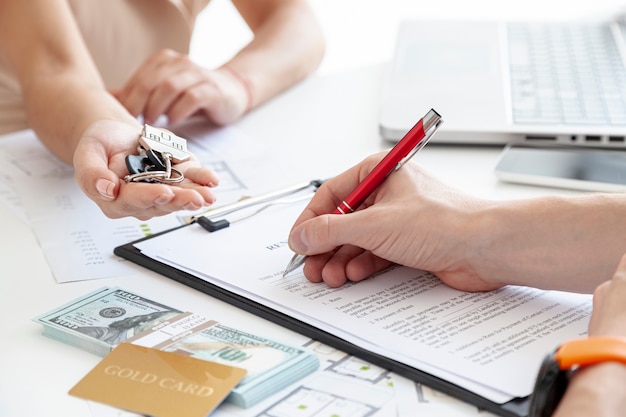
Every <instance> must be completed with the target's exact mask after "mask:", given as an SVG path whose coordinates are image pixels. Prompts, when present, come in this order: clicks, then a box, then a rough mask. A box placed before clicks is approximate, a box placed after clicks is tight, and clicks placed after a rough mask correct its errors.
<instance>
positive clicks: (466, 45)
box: [379, 21, 626, 149]
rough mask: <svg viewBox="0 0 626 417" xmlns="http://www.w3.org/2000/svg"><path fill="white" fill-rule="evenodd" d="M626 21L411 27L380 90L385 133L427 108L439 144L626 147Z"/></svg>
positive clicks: (406, 26)
mask: <svg viewBox="0 0 626 417" xmlns="http://www.w3.org/2000/svg"><path fill="white" fill-rule="evenodd" d="M625 30H626V29H625V26H624V24H623V22H533V23H522V22H507V23H504V22H467V21H405V22H403V23H402V24H401V25H400V28H399V33H398V39H397V45H396V50H395V53H394V56H393V59H392V62H391V64H390V67H389V68H388V70H387V72H386V74H385V79H384V83H383V91H382V103H381V109H380V121H379V122H380V133H381V135H382V137H383V138H385V139H388V140H391V141H396V140H399V139H400V138H401V137H402V136H403V135H404V134H405V133H406V132H407V131H408V130H409V129H410V128H411V126H413V125H414V124H415V122H416V121H417V119H418V118H419V117H420V115H422V114H423V113H424V112H426V111H427V110H428V109H430V108H434V109H435V110H437V112H439V113H440V114H441V115H442V118H443V119H444V120H445V123H443V124H442V126H441V128H440V130H439V131H438V132H437V135H436V137H434V138H433V142H434V143H437V142H438V143H457V144H494V145H495V144H505V143H529V142H530V143H542V144H545V143H555V144H557V143H558V144H560V143H563V144H568V145H581V146H593V147H618V148H625V149H626V69H625V68H626V66H625V62H626V61H625V57H626V54H625V53H624V51H625V49H626V48H625V47H624V45H625V41H624V39H625V34H626V32H625Z"/></svg>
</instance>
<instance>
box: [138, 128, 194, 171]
mask: <svg viewBox="0 0 626 417" xmlns="http://www.w3.org/2000/svg"><path fill="white" fill-rule="evenodd" d="M139 144H140V145H141V146H143V147H144V148H145V149H146V151H148V150H153V151H155V152H158V153H160V154H161V156H163V157H165V154H169V155H171V159H172V162H173V163H175V164H178V163H180V162H183V161H186V160H187V159H189V158H190V157H191V154H190V153H189V151H187V140H186V139H183V138H181V137H179V136H176V135H175V134H173V133H172V132H170V131H169V130H165V129H159V128H156V127H152V126H149V125H144V127H143V131H142V132H141V136H140V137H139Z"/></svg>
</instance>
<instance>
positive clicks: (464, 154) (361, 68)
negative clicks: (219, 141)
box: [0, 0, 615, 417]
mask: <svg viewBox="0 0 626 417" xmlns="http://www.w3.org/2000/svg"><path fill="white" fill-rule="evenodd" d="M313 3H314V6H315V8H316V12H317V13H318V14H320V19H321V20H322V21H323V24H324V27H325V28H326V29H327V30H328V29H329V28H334V29H335V30H339V29H341V30H343V31H344V32H341V31H338V32H333V35H336V36H337V38H334V37H333V36H330V34H329V36H328V41H329V43H330V46H329V58H333V56H335V54H336V53H337V48H341V47H344V46H346V40H348V39H353V41H354V42H357V40H358V39H365V40H371V39H372V34H371V33H370V32H372V31H371V30H369V31H368V30H367V29H368V28H367V26H368V25H367V24H365V23H367V22H374V20H371V19H373V17H374V16H376V14H377V13H378V12H380V11H381V10H382V11H384V10H387V11H388V12H389V13H395V15H393V18H389V19H387V18H384V19H383V21H384V24H382V26H381V27H385V28H389V27H390V26H392V25H393V24H395V23H396V22H397V20H398V19H399V17H401V16H402V13H401V12H402V6H406V7H408V8H409V9H412V10H411V12H412V13H409V15H411V14H412V15H413V16H419V15H420V14H419V12H420V10H419V9H418V8H417V7H416V6H411V5H410V4H409V3H413V2H409V1H406V2H400V1H387V0H386V1H382V0H380V1H378V2H376V1H371V0H370V1H357V0H355V1H339V2H334V1H332V2H330V1H329V2H324V1H321V0H314V2H313ZM419 3H420V4H422V5H423V6H424V13H422V15H424V16H431V17H436V15H437V13H435V12H434V10H433V9H429V8H427V7H426V6H427V5H428V7H430V6H432V5H431V3H429V2H419ZM440 3H443V4H440V5H438V6H437V7H438V9H437V10H439V11H440V12H441V11H442V10H453V13H452V14H453V15H454V16H456V17H462V16H463V14H462V13H461V11H460V9H458V8H456V9H455V8H453V7H451V4H452V3H454V4H457V5H458V4H459V2H458V1H457V2H451V1H445V2H440ZM476 3H477V2H472V5H473V6H474V7H475V8H476V9H472V10H473V11H476V10H477V9H479V8H480V7H482V6H485V4H482V3H489V4H491V5H496V6H497V7H501V8H504V7H507V8H508V7H509V5H508V4H509V2H484V1H483V2H481V1H478V3H481V4H479V5H477V4H476ZM530 3H531V5H530V6H528V4H529V2H524V4H526V6H524V8H520V7H519V6H518V7H514V6H510V8H509V9H507V10H508V11H509V12H511V13H516V12H517V13H520V11H522V10H523V11H527V13H530V10H531V9H532V4H533V3H536V4H537V5H538V4H543V2H539V1H537V2H530ZM559 3H560V4H561V5H567V7H569V9H564V10H569V11H570V13H571V12H572V10H575V9H572V5H570V4H568V2H563V1H561V2H559ZM613 3H615V2H613ZM217 4H219V2H218V3H217ZM498 5H501V6H498ZM505 5H506V6H505ZM335 8H336V10H335ZM387 8H388V9H387ZM216 9H217V7H216ZM502 10H503V9H499V11H502ZM595 10H598V9H595ZM483 11H484V9H483ZM341 15H344V18H345V15H351V16H352V18H353V19H355V23H354V24H355V28H356V29H358V30H359V31H360V34H358V35H357V34H355V33H350V34H349V36H348V35H346V32H350V30H349V29H348V28H347V27H346V25H345V22H346V20H343V21H342V23H341V25H339V21H340V20H341V19H340V16H341ZM521 15H523V13H522V14H521ZM382 16H387V15H386V14H384V13H383V14H382ZM471 16H475V15H471ZM361 17H362V18H361ZM364 22H365V23H364ZM338 26H342V28H339V27H338ZM222 30H225V29H224V26H222ZM342 34H343V35H342ZM361 35H362V37H359V36H361ZM341 36H344V37H343V38H342V37H341ZM355 36H356V37H355ZM389 36H390V35H389V34H387V36H385V37H384V39H386V42H391V38H390V37H389ZM333 39H338V40H337V43H332V41H333ZM377 46H378V48H374V49H375V50H377V51H378V54H377V53H373V54H372V55H371V56H369V55H368V53H369V52H371V50H369V51H364V50H363V49H362V48H364V47H363V45H360V46H359V45H351V48H352V49H351V51H352V52H354V47H356V48H357V49H359V52H360V54H357V55H358V56H360V57H361V59H360V60H359V59H354V60H352V61H342V60H338V61H341V62H339V63H338V65H337V66H336V67H332V66H331V65H330V64H328V63H327V62H325V64H324V65H323V66H322V69H321V71H320V75H319V76H316V77H313V78H312V79H310V80H308V81H306V82H304V83H303V84H301V85H299V86H297V87H295V88H294V89H292V90H290V91H289V92H287V93H285V94H283V95H281V96H280V97H278V98H277V99H275V100H274V101H272V102H271V103H269V104H267V105H266V106H264V107H263V108H261V109H258V110H256V111H254V112H253V113H251V114H250V115H248V116H247V117H246V118H245V119H244V120H242V121H241V122H239V123H237V127H239V128H241V129H242V130H243V131H245V132H246V133H248V134H250V135H252V136H254V137H258V138H260V139H262V140H263V141H265V142H266V143H267V144H268V145H269V146H270V147H271V148H272V149H273V150H274V151H275V152H276V154H277V156H278V158H279V159H280V160H282V161H284V162H285V165H286V166H287V167H289V166H291V168H292V171H290V176H293V180H294V181H299V180H301V179H306V180H308V179H312V178H323V177H327V176H331V175H334V174H336V173H338V172H340V171H342V170H343V169H345V168H348V167H349V166H350V165H352V164H354V163H356V162H358V161H359V160H361V159H362V158H363V157H364V156H366V155H367V154H370V153H372V152H376V151H379V150H382V149H384V148H387V147H388V146H389V144H387V143H383V142H382V141H381V139H380V137H379V136H378V130H377V123H376V122H377V97H378V92H379V87H380V75H381V71H382V63H383V62H384V58H385V56H382V59H378V58H376V57H380V56H381V54H382V55H384V54H385V53H387V54H388V53H389V45H388V44H386V43H384V42H383V43H382V44H379V45H377ZM381 51H382V52H381ZM384 51H386V52H384ZM372 56H373V57H374V58H375V59H376V60H374V61H371V60H372ZM368 61H371V62H368ZM348 62H351V63H352V65H353V67H352V68H345V67H347V66H348ZM426 110H427V109H425V111H426ZM443 117H444V119H445V115H443ZM499 152H500V150H499V149H494V148H460V147H436V146H430V145H429V147H427V148H425V149H424V150H423V151H422V152H421V153H420V154H419V155H418V156H417V157H416V159H415V160H416V161H418V162H419V163H421V164H423V165H424V166H426V167H427V168H428V169H430V170H431V171H433V172H435V173H436V174H437V175H439V177H440V178H442V179H443V180H444V181H446V182H448V183H450V184H454V185H455V186H457V187H459V188H461V189H464V190H466V191H467V192H471V193H474V194H476V195H479V196H483V197H488V198H497V199H499V198H521V197H527V196H534V195H540V194H547V193H554V192H560V193H566V192H565V191H556V190H550V189H542V188H535V187H525V186H513V185H505V184H500V183H498V182H497V181H496V179H495V177H494V176H493V173H492V169H493V166H494V164H495V162H496V159H497V157H498V155H499ZM0 225H1V229H2V232H1V234H0V236H1V237H0V266H1V268H2V273H1V275H2V279H1V280H0V317H2V318H3V326H2V327H3V336H2V342H1V343H0V415H1V416H3V417H21V416H50V415H52V416H57V415H63V416H65V417H71V416H89V415H90V411H89V408H88V407H87V405H86V403H85V402H84V401H82V400H79V399H76V398H73V397H70V396H69V395H68V394H67V392H68V390H69V389H70V388H71V387H72V386H73V385H74V384H75V383H76V382H77V381H78V380H79V379H80V378H81V377H82V376H84V375H85V374H86V373H87V372H88V371H89V370H90V369H91V368H92V367H93V366H94V365H95V364H96V363H97V362H98V361H99V358H98V357H97V356H95V355H93V354H91V353H87V352H84V351H81V350H80V349H77V348H74V347H70V346H67V345H65V344H63V343H60V342H57V341H54V340H51V339H49V338H46V337H44V336H42V335H41V330H42V329H41V327H40V326H39V325H37V324H35V323H33V322H32V321H31V318H32V317H34V316H36V315H39V314H41V313H43V312H45V311H48V310H50V309H52V308H54V307H56V306H58V305H60V304H63V303H65V302H67V301H69V300H70V299H73V298H75V297H78V296H81V295H83V294H85V293H87V292H90V291H92V290H94V289H97V288H100V287H102V286H115V285H117V286H120V287H123V288H128V289H134V290H136V291H138V292H140V293H141V294H143V295H146V296H147V297H150V298H152V299H154V300H157V301H161V302H163V303H165V304H168V305H171V306H175V307H179V308H185V309H188V310H190V311H194V312H196V313H199V314H203V315H205V316H207V317H211V318H214V319H217V320H222V321H225V322H227V323H229V324H231V325H235V326H239V327H241V328H243V329H246V328H248V329H250V330H252V331H255V330H256V331H258V330H259V329H264V330H265V331H266V334H268V335H276V336H279V337H281V338H283V339H286V340H294V341H296V340H298V339H299V337H300V336H299V335H296V334H293V333H291V332H289V331H287V330H285V329H282V328H280V327H278V326H276V325H273V324H271V323H269V322H267V321H265V320H263V319H260V318H258V317H255V316H252V315H250V314H248V313H244V312H242V311H240V310H238V309H236V308H234V307H232V306H230V305H227V304H224V303H222V302H219V301H217V300H215V299H213V298H211V297H209V296H207V295H204V294H202V293H199V292H196V291H194V290H192V289H190V288H187V287H185V286H183V285H182V284H178V283H176V282H174V281H172V280H170V279H168V278H165V277H162V276H160V275H158V274H156V273H152V272H150V271H147V270H144V269H142V268H139V267H137V268H136V272H135V273H133V274H131V275H129V276H121V277H116V278H111V279H101V280H92V281H83V282H73V283H66V284H56V282H55V280H54V278H53V276H52V274H51V272H50V269H49V267H48V265H47V263H46V260H45V258H44V256H43V254H42V251H41V249H40V248H39V245H38V242H37V241H36V239H35V237H34V235H33V233H32V231H31V230H30V227H29V226H28V225H27V224H25V223H24V222H22V221H21V220H20V219H19V218H18V217H16V216H15V215H14V214H13V213H12V212H11V211H10V210H8V209H7V208H5V207H3V206H0ZM253 329H255V330H253Z"/></svg>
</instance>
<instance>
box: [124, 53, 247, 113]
mask: <svg viewBox="0 0 626 417" xmlns="http://www.w3.org/2000/svg"><path fill="white" fill-rule="evenodd" d="M249 88H250V87H249V85H247V83H246V81H245V80H244V79H243V78H241V76H239V75H238V73H237V72H234V70H232V69H229V67H223V68H221V69H216V70H208V69H205V68H202V67H200V66H199V65H197V64H195V63H194V62H192V61H191V60H190V59H189V57H188V56H187V55H183V54H180V53H178V52H175V51H172V50H169V49H168V50H163V51H161V52H158V53H157V54H155V55H153V56H152V57H150V58H149V59H148V60H147V61H146V62H145V63H144V64H143V65H142V66H141V67H140V68H139V69H138V70H137V71H135V73H134V74H133V75H132V76H131V77H130V79H129V81H128V82H127V83H126V85H125V86H124V87H123V88H122V89H120V90H118V91H113V92H112V93H113V95H114V96H115V97H116V98H117V99H118V100H119V101H120V103H122V105H123V106H124V107H125V108H126V109H127V110H128V111H129V112H130V113H131V114H132V115H133V116H135V117H137V116H143V118H144V121H145V122H146V123H148V124H151V123H154V122H155V121H156V120H157V119H158V118H159V117H160V116H162V115H165V116H167V118H168V124H176V123H178V122H180V121H183V120H185V119H187V118H188V117H191V116H194V115H198V114H200V115H203V116H204V117H206V118H207V119H209V120H210V121H211V122H213V123H215V124H218V125H225V124H228V123H231V122H233V121H235V120H237V119H238V118H240V117H241V116H242V115H243V114H244V113H245V112H246V111H247V110H249V108H250V106H251V104H252V103H251V102H250V101H251V91H250V90H249Z"/></svg>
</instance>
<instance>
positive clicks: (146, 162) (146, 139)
mask: <svg viewBox="0 0 626 417" xmlns="http://www.w3.org/2000/svg"><path fill="white" fill-rule="evenodd" d="M137 153H138V154H139V155H127V156H126V167H127V168H128V172H129V173H128V175H126V176H125V177H124V180H125V181H126V182H158V183H161V184H177V183H179V182H181V181H183V180H184V179H185V176H184V175H183V173H182V171H179V170H177V169H174V168H172V162H174V163H180V162H184V161H186V160H187V159H189V158H190V157H191V154H190V153H189V152H188V151H187V141H186V140H185V139H183V138H181V137H178V136H176V135H174V134H173V133H172V132H170V131H168V130H165V129H158V128H155V127H152V126H149V125H145V126H144V129H143V131H142V132H141V135H140V136H139V146H138V147H137Z"/></svg>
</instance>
